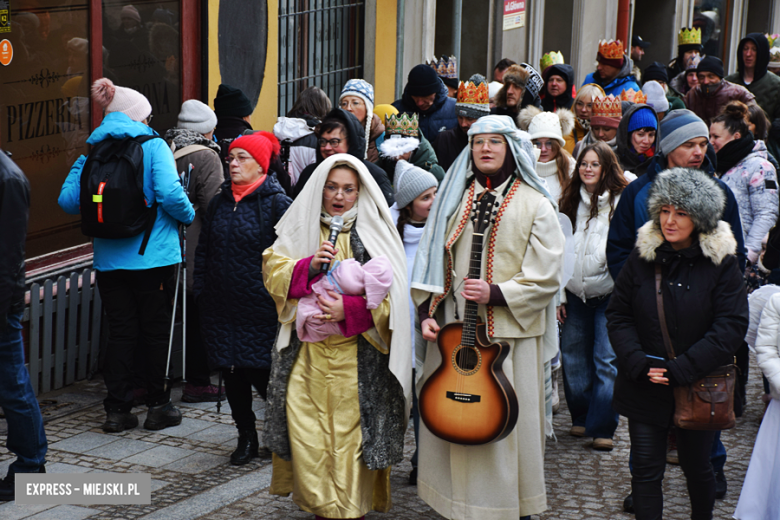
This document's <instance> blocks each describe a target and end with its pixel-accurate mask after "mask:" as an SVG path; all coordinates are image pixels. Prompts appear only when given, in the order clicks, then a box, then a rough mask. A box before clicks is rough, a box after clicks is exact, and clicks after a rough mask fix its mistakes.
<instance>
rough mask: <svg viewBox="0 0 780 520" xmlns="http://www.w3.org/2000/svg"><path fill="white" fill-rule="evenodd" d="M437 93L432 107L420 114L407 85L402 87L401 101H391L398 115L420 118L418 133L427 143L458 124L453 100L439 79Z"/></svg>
mask: <svg viewBox="0 0 780 520" xmlns="http://www.w3.org/2000/svg"><path fill="white" fill-rule="evenodd" d="M439 83H440V85H439V86H440V88H439V92H438V93H437V94H436V100H435V101H434V102H433V105H432V106H431V107H430V108H429V109H428V110H426V111H425V112H421V111H420V109H419V108H417V105H416V104H415V103H414V99H412V95H411V94H409V85H407V86H406V87H404V93H403V96H401V99H397V100H395V101H393V106H394V107H395V108H396V109H397V110H398V112H399V113H401V114H403V113H404V112H406V113H407V114H410V115H411V114H417V115H418V116H419V118H420V127H419V128H420V131H421V132H422V133H423V135H424V136H425V138H426V139H428V141H430V142H433V141H435V140H436V137H438V135H439V132H443V131H445V130H449V129H450V128H455V126H456V125H457V124H458V113H457V110H456V109H455V98H451V97H449V96H448V94H449V91H448V90H447V85H445V84H444V82H443V81H442V80H441V79H440V80H439Z"/></svg>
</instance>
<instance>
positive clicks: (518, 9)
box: [504, 0, 525, 31]
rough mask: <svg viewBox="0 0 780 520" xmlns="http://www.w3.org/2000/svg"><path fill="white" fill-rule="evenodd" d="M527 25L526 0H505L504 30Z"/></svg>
mask: <svg viewBox="0 0 780 520" xmlns="http://www.w3.org/2000/svg"><path fill="white" fill-rule="evenodd" d="M523 26H525V0H504V30H505V31H509V30H511V29H518V28H520V27H523Z"/></svg>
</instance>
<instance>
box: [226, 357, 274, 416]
mask: <svg viewBox="0 0 780 520" xmlns="http://www.w3.org/2000/svg"><path fill="white" fill-rule="evenodd" d="M222 377H224V378H225V393H226V394H227V400H228V403H229V404H230V411H231V413H232V415H233V420H234V421H235V423H236V428H238V429H239V430H254V429H255V420H256V419H257V417H256V416H255V412H253V411H252V387H253V386H254V387H255V389H257V392H258V393H259V394H260V397H262V398H263V399H265V398H266V396H267V392H266V390H267V388H268V380H269V379H270V377H271V371H270V370H269V369H267V368H234V369H232V372H231V369H229V368H225V369H223V370H222Z"/></svg>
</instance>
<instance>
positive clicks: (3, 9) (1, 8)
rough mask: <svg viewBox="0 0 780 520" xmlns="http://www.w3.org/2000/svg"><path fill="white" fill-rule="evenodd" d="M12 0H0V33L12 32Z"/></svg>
mask: <svg viewBox="0 0 780 520" xmlns="http://www.w3.org/2000/svg"><path fill="white" fill-rule="evenodd" d="M9 1H10V0H0V33H9V32H11V10H10V9H9V8H8V3H9Z"/></svg>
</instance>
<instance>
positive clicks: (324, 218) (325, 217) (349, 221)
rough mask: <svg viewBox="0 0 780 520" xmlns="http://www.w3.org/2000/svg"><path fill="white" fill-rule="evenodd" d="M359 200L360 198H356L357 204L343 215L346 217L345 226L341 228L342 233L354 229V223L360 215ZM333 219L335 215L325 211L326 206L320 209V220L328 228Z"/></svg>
mask: <svg viewBox="0 0 780 520" xmlns="http://www.w3.org/2000/svg"><path fill="white" fill-rule="evenodd" d="M358 201H360V198H357V199H355V205H354V206H352V207H351V208H350V209H349V210H348V211H346V212H345V213H344V214H343V215H342V217H343V218H344V227H343V228H341V232H342V233H346V232H347V231H349V230H350V229H352V225H353V224H354V223H355V219H356V218H357V215H358ZM332 221H333V217H332V216H331V215H330V214H329V213H328V212H327V211H325V207H324V206H323V208H322V209H321V210H320V222H321V223H322V224H323V225H324V226H325V227H327V228H330V223H331V222H332Z"/></svg>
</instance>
